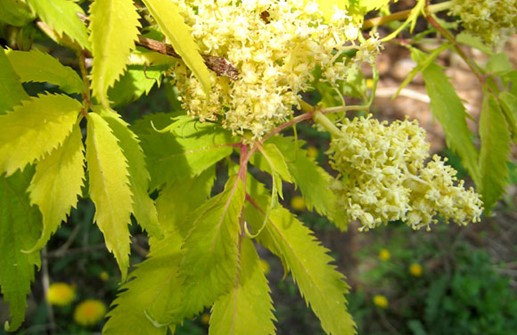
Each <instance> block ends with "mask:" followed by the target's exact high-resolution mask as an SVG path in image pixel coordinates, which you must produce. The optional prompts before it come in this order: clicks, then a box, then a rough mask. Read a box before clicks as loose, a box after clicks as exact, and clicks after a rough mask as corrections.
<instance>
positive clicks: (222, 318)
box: [209, 238, 275, 335]
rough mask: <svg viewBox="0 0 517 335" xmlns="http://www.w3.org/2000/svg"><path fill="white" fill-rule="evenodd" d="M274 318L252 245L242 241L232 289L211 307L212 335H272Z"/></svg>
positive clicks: (265, 284) (247, 240) (264, 278)
mask: <svg viewBox="0 0 517 335" xmlns="http://www.w3.org/2000/svg"><path fill="white" fill-rule="evenodd" d="M274 321H275V316H274V315H273V304H272V301H271V296H270V291H269V285H268V282H267V279H266V276H265V275H264V271H263V270H262V268H261V266H260V263H259V257H258V255H257V251H256V250H255V247H254V246H253V243H252V242H251V241H250V240H249V239H247V238H245V239H243V240H242V246H241V247H240V255H239V271H238V275H237V278H236V280H235V284H234V287H233V289H232V290H231V291H230V292H229V293H228V294H225V295H224V296H222V297H220V298H219V299H218V300H217V301H216V302H215V304H214V306H213V308H212V313H211V316H210V328H209V334H210V335H219V334H225V335H232V334H233V335H240V334H246V335H270V334H274V333H275V325H274V323H273V322H274Z"/></svg>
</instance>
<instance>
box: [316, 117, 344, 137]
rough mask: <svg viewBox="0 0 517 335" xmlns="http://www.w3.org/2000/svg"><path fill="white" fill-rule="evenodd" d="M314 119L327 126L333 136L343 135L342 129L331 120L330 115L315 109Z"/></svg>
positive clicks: (324, 126) (326, 128)
mask: <svg viewBox="0 0 517 335" xmlns="http://www.w3.org/2000/svg"><path fill="white" fill-rule="evenodd" d="M312 119H313V120H314V122H316V123H318V124H319V125H320V126H322V127H323V128H325V130H326V131H328V132H329V133H330V134H331V135H332V136H335V137H341V136H342V135H341V131H340V130H339V128H338V127H336V125H335V124H334V122H332V121H330V119H329V118H328V117H326V116H325V114H323V113H322V112H319V111H315V112H314V114H313V117H312Z"/></svg>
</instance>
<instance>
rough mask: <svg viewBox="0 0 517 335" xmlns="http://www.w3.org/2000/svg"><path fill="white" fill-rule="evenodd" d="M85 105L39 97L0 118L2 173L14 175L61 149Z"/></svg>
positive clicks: (62, 97) (61, 98)
mask: <svg viewBox="0 0 517 335" xmlns="http://www.w3.org/2000/svg"><path fill="white" fill-rule="evenodd" d="M81 108H82V105H81V104H80V103H79V102H78V101H77V100H75V99H72V98H70V97H68V96H66V95H53V94H48V95H39V96H38V97H35V98H31V99H29V100H24V101H23V103H22V104H21V105H18V106H16V107H15V108H14V109H13V111H12V112H9V113H7V114H4V115H0V172H6V173H7V175H10V174H12V173H13V172H14V171H16V170H17V169H21V168H23V167H25V166H26V165H27V164H31V163H33V162H34V161H36V160H39V159H41V158H42V157H43V156H44V155H46V154H48V153H50V152H51V151H52V150H54V149H55V148H57V147H58V146H60V145H61V144H62V143H63V141H64V140H65V139H66V138H67V137H68V135H69V134H70V132H71V131H72V128H73V126H74V124H75V123H76V121H77V116H78V114H79V112H80V110H81Z"/></svg>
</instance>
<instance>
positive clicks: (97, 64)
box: [90, 0, 140, 106]
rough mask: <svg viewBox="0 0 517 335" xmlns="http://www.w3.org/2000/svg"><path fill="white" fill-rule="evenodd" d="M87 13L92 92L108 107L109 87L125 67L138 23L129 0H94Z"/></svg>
mask: <svg viewBox="0 0 517 335" xmlns="http://www.w3.org/2000/svg"><path fill="white" fill-rule="evenodd" d="M90 13H91V14H90V30H91V34H90V41H91V44H92V54H93V69H92V91H93V95H94V96H95V97H96V98H98V99H99V100H100V102H102V104H103V105H105V106H108V105H109V101H108V88H109V87H111V86H113V84H114V83H115V81H116V80H117V79H118V78H119V77H120V75H121V74H122V73H123V72H124V69H125V68H126V64H127V62H128V57H129V54H130V53H131V50H133V49H134V48H135V41H136V39H137V37H138V28H139V27H140V23H139V22H138V13H137V11H136V8H135V6H134V4H133V1H132V0H95V1H94V2H93V4H92V5H91V7H90Z"/></svg>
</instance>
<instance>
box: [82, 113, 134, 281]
mask: <svg viewBox="0 0 517 335" xmlns="http://www.w3.org/2000/svg"><path fill="white" fill-rule="evenodd" d="M86 161H87V164H88V176H89V182H90V192H89V193H90V197H91V199H92V201H93V203H94V204H95V218H94V220H95V221H96V223H97V225H98V226H99V229H100V230H101V231H102V233H103V235H104V239H105V240H106V247H107V249H108V250H109V251H110V252H113V254H114V255H115V258H116V260H117V263H118V265H119V268H120V271H121V273H122V278H123V280H125V278H126V275H127V269H128V267H129V252H130V250H129V242H130V240H129V228H128V224H129V223H130V215H131V212H132V209H133V206H132V200H131V198H132V194H131V189H130V186H129V185H130V180H129V169H128V165H127V161H126V157H125V156H124V153H123V152H122V148H121V147H120V145H119V143H118V140H117V138H116V137H115V135H114V134H113V132H112V130H111V128H110V127H109V125H108V123H107V122H106V121H105V120H104V119H103V118H102V117H101V116H100V115H98V114H97V113H89V114H88V123H87V136H86Z"/></svg>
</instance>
